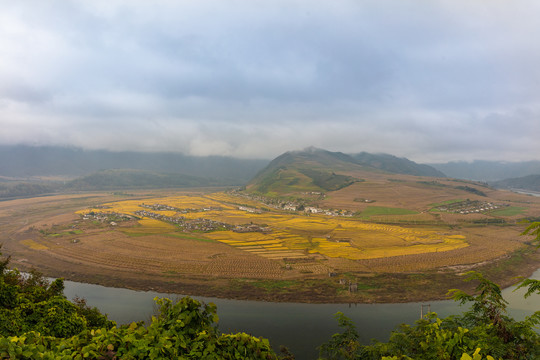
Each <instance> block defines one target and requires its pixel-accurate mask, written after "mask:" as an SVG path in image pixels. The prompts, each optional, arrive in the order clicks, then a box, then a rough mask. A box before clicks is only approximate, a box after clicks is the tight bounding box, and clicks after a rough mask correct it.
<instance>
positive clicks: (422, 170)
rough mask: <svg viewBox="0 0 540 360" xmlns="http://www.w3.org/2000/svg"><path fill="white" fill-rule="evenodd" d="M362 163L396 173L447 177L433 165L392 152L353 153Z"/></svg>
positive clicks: (356, 159)
mask: <svg viewBox="0 0 540 360" xmlns="http://www.w3.org/2000/svg"><path fill="white" fill-rule="evenodd" d="M351 156H352V158H353V159H354V160H355V161H356V162H357V163H358V164H360V165H365V166H371V167H374V168H377V169H381V170H384V171H388V172H391V173H396V174H405V175H415V176H434V177H446V175H445V173H444V172H442V171H439V170H437V169H435V168H433V167H432V166H429V165H424V164H418V163H415V162H414V161H411V160H409V159H406V158H400V157H397V156H394V155H390V154H370V153H367V152H361V153H359V154H354V155H351Z"/></svg>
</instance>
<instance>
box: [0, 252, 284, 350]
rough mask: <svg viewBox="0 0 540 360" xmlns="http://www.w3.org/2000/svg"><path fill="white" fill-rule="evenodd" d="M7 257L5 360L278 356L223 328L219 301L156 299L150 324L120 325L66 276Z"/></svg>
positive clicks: (1, 322) (2, 294)
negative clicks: (68, 291)
mask: <svg viewBox="0 0 540 360" xmlns="http://www.w3.org/2000/svg"><path fill="white" fill-rule="evenodd" d="M0 255H1V253H0ZM8 260H9V259H6V260H2V261H1V262H0V265H2V266H3V268H2V273H1V274H0V359H32V360H34V359H47V360H49V359H50V360H52V359H66V360H68V359H77V360H79V359H81V360H82V359H102V360H106V359H110V360H112V359H278V357H277V355H276V354H275V353H274V351H273V350H272V348H271V347H270V344H269V342H268V340H266V339H262V338H256V337H253V336H251V335H248V334H245V333H238V334H221V333H219V332H218V330H217V321H218V316H217V313H216V306H215V305H214V304H202V303H200V302H198V301H197V300H194V299H191V298H189V297H185V298H182V299H180V300H179V301H178V302H176V303H173V302H172V301H171V300H169V299H157V298H156V299H155V301H156V303H157V305H158V306H159V313H158V315H157V316H154V317H152V322H151V324H150V325H149V326H148V327H145V326H143V324H142V323H132V324H130V325H125V326H121V327H116V324H115V323H114V322H113V321H110V320H108V319H107V317H106V316H104V315H102V314H101V313H100V312H99V311H98V310H97V309H96V308H92V307H89V306H88V305H87V304H86V301H85V300H84V299H78V298H76V299H75V300H74V301H73V302H70V301H68V300H67V299H66V298H65V296H64V295H63V294H62V293H63V290H64V283H63V280H62V279H57V280H54V281H53V282H51V283H49V282H48V281H46V279H45V278H44V277H43V276H42V275H41V274H40V273H38V272H36V271H32V272H31V273H30V274H28V276H23V275H22V274H20V273H19V272H18V271H16V270H14V271H8V269H7V264H8Z"/></svg>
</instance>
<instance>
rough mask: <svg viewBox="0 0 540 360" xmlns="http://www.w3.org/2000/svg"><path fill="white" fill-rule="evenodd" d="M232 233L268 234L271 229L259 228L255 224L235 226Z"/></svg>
mask: <svg viewBox="0 0 540 360" xmlns="http://www.w3.org/2000/svg"><path fill="white" fill-rule="evenodd" d="M232 231H234V232H237V233H247V232H261V233H265V234H268V233H270V232H272V229H271V228H270V227H268V226H260V225H256V224H246V225H236V226H235V227H234V228H233V229H232Z"/></svg>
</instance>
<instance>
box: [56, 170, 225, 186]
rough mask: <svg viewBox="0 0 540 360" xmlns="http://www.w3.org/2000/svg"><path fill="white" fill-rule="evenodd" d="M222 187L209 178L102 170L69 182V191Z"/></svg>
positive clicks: (140, 171) (150, 172)
mask: <svg viewBox="0 0 540 360" xmlns="http://www.w3.org/2000/svg"><path fill="white" fill-rule="evenodd" d="M211 185H221V184H220V183H216V182H212V181H211V180H209V179H207V178H201V177H197V176H190V175H183V174H163V173H156V172H152V171H146V170H133V169H112V170H102V171H98V172H95V173H93V174H90V175H86V176H83V177H81V178H78V179H75V180H72V181H70V182H68V183H67V184H66V185H65V186H64V189H69V190H84V191H91V190H110V189H130V188H147V189H149V188H179V187H180V188H181V187H199V186H211Z"/></svg>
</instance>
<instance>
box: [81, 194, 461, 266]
mask: <svg viewBox="0 0 540 360" xmlns="http://www.w3.org/2000/svg"><path fill="white" fill-rule="evenodd" d="M237 203H242V204H244V205H246V200H245V199H243V198H238V197H236V196H232V195H229V194H226V193H214V194H210V195H207V196H178V197H164V198H154V199H145V200H144V202H141V201H134V200H128V201H119V202H112V203H105V204H102V205H101V206H99V207H96V208H88V209H84V210H80V211H77V213H78V214H88V213H91V212H92V213H117V214H125V215H131V216H137V211H141V210H148V211H151V212H152V213H154V214H160V215H163V216H167V217H173V218H174V217H183V218H185V219H187V220H193V219H209V220H214V221H220V222H223V223H227V224H230V225H241V224H249V223H253V224H257V225H265V226H267V227H269V228H270V229H271V231H270V232H268V233H261V232H247V233H239V232H235V231H231V230H228V231H213V232H208V233H205V234H204V235H202V236H203V237H205V238H208V239H211V240H216V241H219V242H221V243H223V244H226V245H229V246H233V247H235V248H237V249H240V250H243V251H247V252H250V253H252V254H256V255H258V256H262V257H265V258H269V259H279V260H282V259H295V258H309V256H310V254H319V255H322V256H325V257H330V258H345V259H350V260H365V259H374V258H385V257H393V256H403V255H412V254H424V253H433V252H444V251H451V250H456V249H460V248H464V247H467V246H468V245H469V244H468V243H467V241H466V237H465V236H464V235H462V234H456V233H449V232H447V231H441V230H433V229H421V228H415V229H410V228H405V227H402V226H394V225H385V224H374V223H365V222H362V221H361V220H358V219H355V218H346V217H341V216H325V215H309V216H308V215H305V214H291V213H290V212H283V211H278V210H273V211H264V212H262V213H260V214H257V213H251V212H248V211H245V210H240V209H239V207H240V206H238V205H237ZM145 204H146V205H149V204H150V205H153V204H158V205H166V206H169V207H174V208H177V209H190V211H188V212H186V213H184V212H177V211H171V210H149V209H148V208H147V207H144V205H145ZM247 205H249V206H252V207H253V208H255V207H256V206H258V207H261V204H260V203H257V202H254V201H251V202H249V204H247ZM210 208H220V209H221V210H209V211H205V210H204V209H210ZM197 210H198V211H197ZM133 231H136V232H139V233H148V234H156V233H167V232H174V231H181V230H180V229H179V228H178V227H176V226H174V225H172V224H170V223H168V222H164V221H160V220H156V219H150V218H146V217H143V218H142V219H140V220H138V224H137V226H136V227H135V228H134V229H133Z"/></svg>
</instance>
